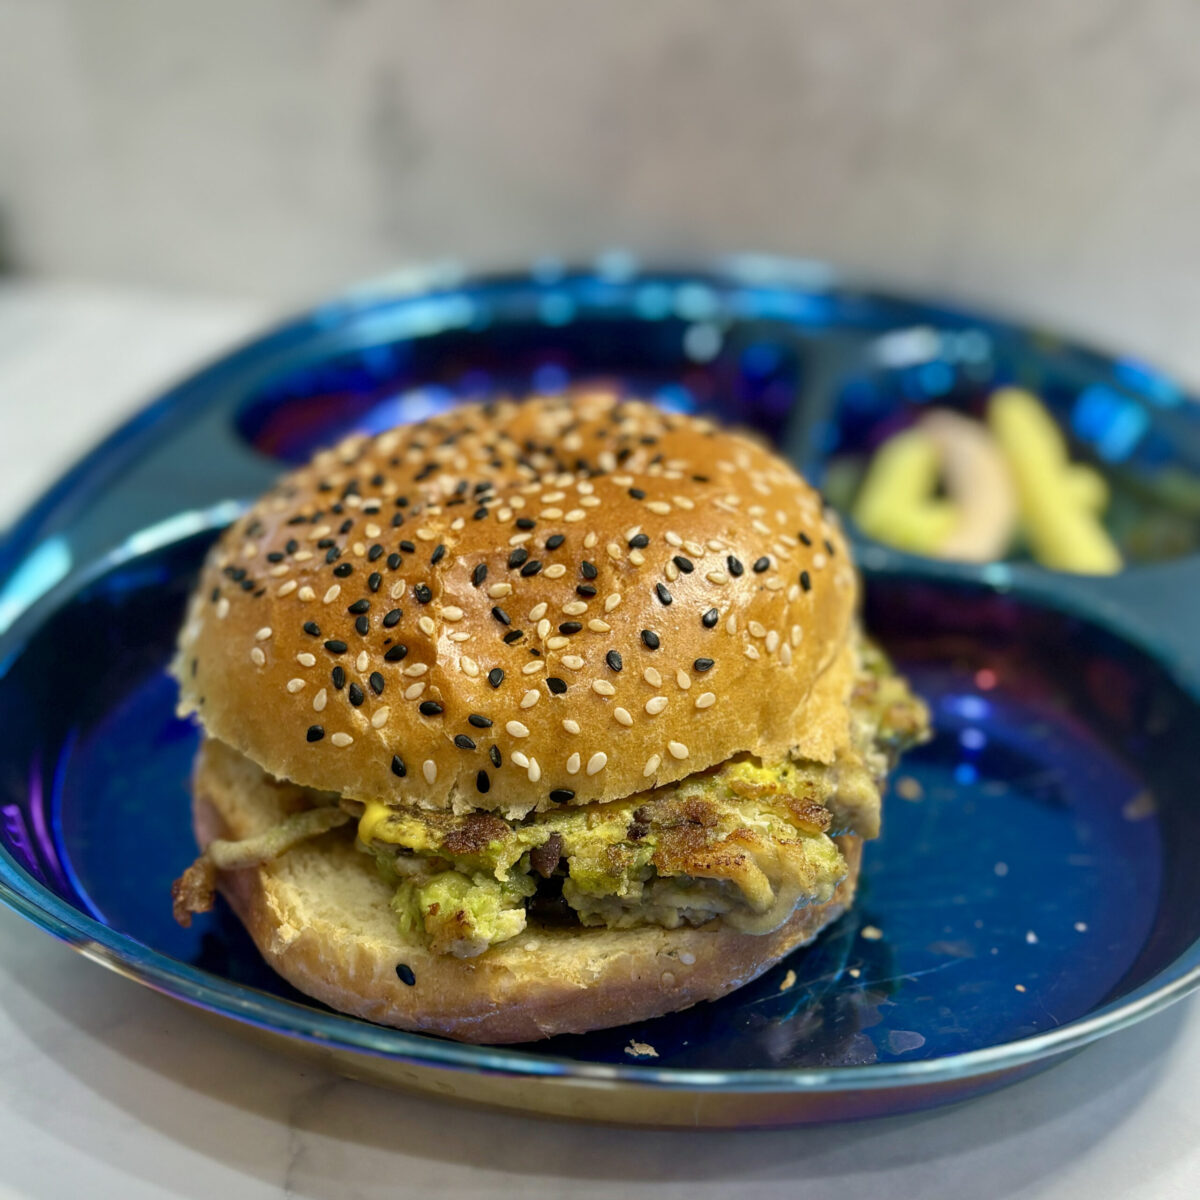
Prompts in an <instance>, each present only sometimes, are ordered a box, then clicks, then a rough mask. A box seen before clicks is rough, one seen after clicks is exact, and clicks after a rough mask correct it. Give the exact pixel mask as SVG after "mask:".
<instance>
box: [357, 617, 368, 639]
mask: <svg viewBox="0 0 1200 1200" xmlns="http://www.w3.org/2000/svg"><path fill="white" fill-rule="evenodd" d="M370 630H371V622H370V620H369V619H368V618H367V617H355V618H354V632H355V633H357V634H359V635H360V636H361V637H366V636H367V634H368V633H369V632H370Z"/></svg>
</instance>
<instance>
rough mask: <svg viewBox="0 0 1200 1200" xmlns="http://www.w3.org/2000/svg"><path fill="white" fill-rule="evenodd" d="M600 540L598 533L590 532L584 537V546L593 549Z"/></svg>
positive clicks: (586, 548)
mask: <svg viewBox="0 0 1200 1200" xmlns="http://www.w3.org/2000/svg"><path fill="white" fill-rule="evenodd" d="M599 540H600V538H599V537H598V536H597V535H596V534H594V533H589V534H587V535H586V536H585V537H584V539H583V548H584V549H585V550H591V549H592V548H593V547H594V546H595V545H596V543H597V542H598V541H599Z"/></svg>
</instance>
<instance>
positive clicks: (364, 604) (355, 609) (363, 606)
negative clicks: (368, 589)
mask: <svg viewBox="0 0 1200 1200" xmlns="http://www.w3.org/2000/svg"><path fill="white" fill-rule="evenodd" d="M370 608H371V602H370V600H355V602H354V603H353V604H351V605H350V607H349V608H347V609H346V611H347V612H348V613H365V612H368V611H369V610H370Z"/></svg>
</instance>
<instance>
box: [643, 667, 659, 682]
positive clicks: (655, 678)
mask: <svg viewBox="0 0 1200 1200" xmlns="http://www.w3.org/2000/svg"><path fill="white" fill-rule="evenodd" d="M642 678H643V679H644V680H645V681H646V682H647V683H648V684H649V685H650V686H651V687H662V676H661V675H660V674H659V673H658V671H657V670H655V668H654V667H647V668H646V669H645V670H644V671H643V672H642Z"/></svg>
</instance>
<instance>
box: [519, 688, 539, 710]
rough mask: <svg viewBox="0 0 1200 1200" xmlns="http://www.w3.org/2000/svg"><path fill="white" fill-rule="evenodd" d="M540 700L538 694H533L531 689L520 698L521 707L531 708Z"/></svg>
mask: <svg viewBox="0 0 1200 1200" xmlns="http://www.w3.org/2000/svg"><path fill="white" fill-rule="evenodd" d="M540 699H541V696H540V694H539V693H538V692H535V691H534V690H533V688H530V689H529V691H527V692H526V693H525V695H523V696H522V697H521V707H522V708H532V707H533V706H534V705H535V704H536V703H537V702H538V701H539V700H540Z"/></svg>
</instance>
